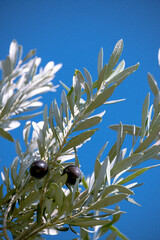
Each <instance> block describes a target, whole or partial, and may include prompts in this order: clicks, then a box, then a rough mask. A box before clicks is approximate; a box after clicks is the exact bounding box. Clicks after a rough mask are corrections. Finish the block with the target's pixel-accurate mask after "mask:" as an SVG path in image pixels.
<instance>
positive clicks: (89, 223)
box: [70, 217, 111, 227]
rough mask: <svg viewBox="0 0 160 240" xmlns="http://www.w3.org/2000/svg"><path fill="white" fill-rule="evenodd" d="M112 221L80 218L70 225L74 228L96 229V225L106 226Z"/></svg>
mask: <svg viewBox="0 0 160 240" xmlns="http://www.w3.org/2000/svg"><path fill="white" fill-rule="evenodd" d="M110 222H111V221H110V220H96V219H92V218H90V219H88V218H84V217H81V218H78V219H76V221H75V222H74V221H73V222H71V223H70V224H71V225H73V226H80V227H94V226H96V225H104V224H109V223H110Z"/></svg>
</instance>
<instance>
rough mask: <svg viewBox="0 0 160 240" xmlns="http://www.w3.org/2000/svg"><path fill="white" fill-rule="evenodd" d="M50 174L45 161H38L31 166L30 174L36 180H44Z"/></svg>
mask: <svg viewBox="0 0 160 240" xmlns="http://www.w3.org/2000/svg"><path fill="white" fill-rule="evenodd" d="M47 173H48V164H47V163H46V162H45V161H42V160H38V161H35V162H33V163H32V164H31V166H30V174H31V176H32V177H35V178H39V179H40V178H43V177H44V176H45V175H46V174H47Z"/></svg>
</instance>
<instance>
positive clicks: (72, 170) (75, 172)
mask: <svg viewBox="0 0 160 240" xmlns="http://www.w3.org/2000/svg"><path fill="white" fill-rule="evenodd" d="M64 174H67V175H68V178H67V182H66V184H70V185H74V184H75V183H76V180H77V178H79V180H80V181H81V180H82V172H81V170H80V169H79V168H78V167H76V166H74V165H69V166H67V167H66V168H64V170H63V175H64Z"/></svg>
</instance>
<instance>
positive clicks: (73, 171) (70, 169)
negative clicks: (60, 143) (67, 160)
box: [30, 160, 82, 185]
mask: <svg viewBox="0 0 160 240" xmlns="http://www.w3.org/2000/svg"><path fill="white" fill-rule="evenodd" d="M47 173H48V164H47V163H46V162H45V161H43V160H37V161H35V162H33V163H32V164H31V166H30V175H31V176H32V177H34V178H38V179H41V178H43V177H44V176H46V175H47ZM64 174H67V176H68V177H67V181H66V184H69V185H74V184H75V183H76V179H77V178H79V181H81V180H82V172H81V170H80V169H79V168H78V167H76V166H75V165H69V166H67V167H66V168H64V170H63V173H62V175H64Z"/></svg>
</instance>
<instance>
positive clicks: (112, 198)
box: [89, 193, 127, 210]
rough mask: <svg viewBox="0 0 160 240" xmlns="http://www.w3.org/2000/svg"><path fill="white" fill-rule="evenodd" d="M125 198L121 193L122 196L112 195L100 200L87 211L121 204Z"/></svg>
mask: <svg viewBox="0 0 160 240" xmlns="http://www.w3.org/2000/svg"><path fill="white" fill-rule="evenodd" d="M126 197H127V195H126V194H123V193H122V194H117V195H112V196H109V197H106V198H102V199H101V200H99V201H97V202H96V203H94V204H93V205H92V206H91V207H90V208H89V209H90V210H99V209H100V208H104V207H107V206H110V205H113V204H116V203H118V202H121V201H122V200H123V199H125V198H126Z"/></svg>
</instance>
